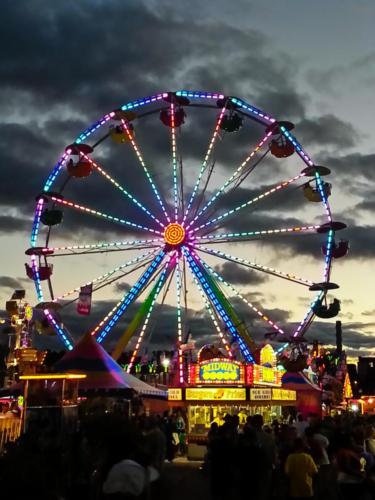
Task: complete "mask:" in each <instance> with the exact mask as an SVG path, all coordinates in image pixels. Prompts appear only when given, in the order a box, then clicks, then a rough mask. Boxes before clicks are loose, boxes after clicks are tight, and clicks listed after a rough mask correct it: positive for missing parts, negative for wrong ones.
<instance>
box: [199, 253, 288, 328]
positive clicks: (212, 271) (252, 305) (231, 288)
mask: <svg viewBox="0 0 375 500" xmlns="http://www.w3.org/2000/svg"><path fill="white" fill-rule="evenodd" d="M194 256H195V257H196V258H197V259H198V260H199V262H200V263H201V264H202V265H203V266H204V267H205V268H206V269H207V270H208V271H210V272H211V273H212V274H213V275H214V276H215V277H216V278H217V279H218V280H219V281H220V282H221V283H223V284H224V285H226V286H227V287H228V288H230V290H232V292H233V293H235V294H236V295H237V297H239V298H240V299H241V300H242V301H243V302H244V303H245V304H247V305H248V306H249V307H250V308H251V309H252V310H253V311H254V312H255V313H256V314H257V315H258V316H259V317H260V318H261V319H262V320H263V321H265V322H266V323H268V324H269V325H270V326H271V327H272V328H273V329H274V330H276V331H277V332H279V333H281V334H284V333H285V332H284V330H282V329H281V328H280V327H279V326H277V325H276V323H274V322H273V321H272V320H271V319H270V318H269V317H268V316H266V315H265V314H264V313H263V312H262V311H261V310H260V309H258V308H257V307H255V306H254V304H252V303H251V302H250V301H248V300H247V299H246V298H245V297H244V296H243V295H241V294H240V293H239V292H238V291H237V290H236V289H235V288H233V287H232V285H230V284H229V283H228V282H227V281H225V279H224V278H223V277H222V276H220V274H218V273H217V272H216V271H215V270H214V269H212V267H211V266H209V265H208V264H207V263H206V262H204V261H203V260H202V259H201V258H200V257H199V256H198V255H197V254H194Z"/></svg>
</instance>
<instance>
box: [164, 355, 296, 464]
mask: <svg viewBox="0 0 375 500" xmlns="http://www.w3.org/2000/svg"><path fill="white" fill-rule="evenodd" d="M258 360H259V363H258V364H245V363H241V362H239V361H234V360H231V359H228V358H224V357H218V358H211V359H205V360H201V359H199V357H198V362H197V363H192V364H190V366H189V377H188V382H187V384H186V386H185V387H170V388H169V389H168V401H169V405H170V407H175V408H176V407H184V408H185V411H186V415H187V421H188V422H187V423H188V426H187V428H188V443H189V449H188V456H189V457H190V458H192V457H193V456H194V458H199V457H202V456H203V455H204V452H205V446H206V443H207V434H208V431H209V429H210V426H211V424H212V423H213V422H217V423H218V424H219V425H221V424H223V423H224V417H225V415H227V414H229V415H238V417H239V420H240V425H243V424H244V423H245V422H246V418H247V417H248V416H249V415H255V414H261V415H262V416H263V418H264V421H265V423H267V424H270V423H271V422H272V420H274V419H278V420H281V419H282V418H283V416H284V413H285V410H283V408H285V407H294V406H295V404H296V391H294V390H287V389H284V388H282V383H281V378H282V375H283V370H282V369H279V368H278V367H277V366H276V353H275V352H274V350H273V348H272V346H270V345H266V346H264V347H263V348H262V349H261V350H260V352H259V355H258ZM199 448H202V449H199Z"/></svg>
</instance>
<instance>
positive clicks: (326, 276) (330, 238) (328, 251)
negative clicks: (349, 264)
mask: <svg viewBox="0 0 375 500" xmlns="http://www.w3.org/2000/svg"><path fill="white" fill-rule="evenodd" d="M333 237H334V232H333V230H332V229H330V230H329V231H328V236H327V245H326V255H325V262H324V271H323V279H324V281H325V282H328V281H329V275H330V270H331V262H332V245H333Z"/></svg>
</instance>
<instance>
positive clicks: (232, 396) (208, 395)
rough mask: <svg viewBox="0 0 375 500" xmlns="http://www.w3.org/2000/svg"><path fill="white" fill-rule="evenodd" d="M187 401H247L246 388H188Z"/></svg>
mask: <svg viewBox="0 0 375 500" xmlns="http://www.w3.org/2000/svg"><path fill="white" fill-rule="evenodd" d="M185 399H186V401H246V389H244V388H227V387H222V388H211V387H210V388H193V389H186V393H185Z"/></svg>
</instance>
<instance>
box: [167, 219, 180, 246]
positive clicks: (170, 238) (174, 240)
mask: <svg viewBox="0 0 375 500" xmlns="http://www.w3.org/2000/svg"><path fill="white" fill-rule="evenodd" d="M184 240H185V229H184V228H183V227H182V226H181V224H178V223H177V222H172V223H171V224H168V226H167V227H166V228H165V231H164V241H165V243H166V244H167V245H170V246H173V247H177V246H179V245H181V244H182V243H183V242H184Z"/></svg>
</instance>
